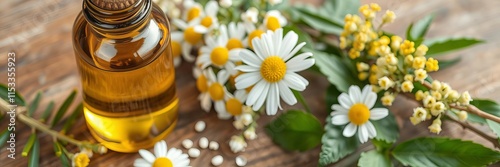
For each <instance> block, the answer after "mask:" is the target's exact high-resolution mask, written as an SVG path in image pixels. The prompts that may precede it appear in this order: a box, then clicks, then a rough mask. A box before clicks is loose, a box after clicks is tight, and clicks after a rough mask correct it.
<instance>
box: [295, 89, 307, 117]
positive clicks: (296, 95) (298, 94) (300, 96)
mask: <svg viewBox="0 0 500 167" xmlns="http://www.w3.org/2000/svg"><path fill="white" fill-rule="evenodd" d="M292 92H293V95H295V97H296V98H297V99H298V100H299V102H300V104H302V106H304V108H305V109H306V111H307V112H308V113H312V112H311V108H309V105H307V103H306V101H305V100H304V96H302V94H301V93H300V92H298V91H296V90H292Z"/></svg>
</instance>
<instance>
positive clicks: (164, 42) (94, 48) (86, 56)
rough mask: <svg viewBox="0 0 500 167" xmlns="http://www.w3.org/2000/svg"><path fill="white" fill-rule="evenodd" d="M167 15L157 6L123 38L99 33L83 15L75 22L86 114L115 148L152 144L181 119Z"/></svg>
mask: <svg viewBox="0 0 500 167" xmlns="http://www.w3.org/2000/svg"><path fill="white" fill-rule="evenodd" d="M162 18H164V16H163V15H162V13H161V11H159V10H158V8H157V7H156V6H155V7H154V8H153V10H152V17H151V19H150V20H148V21H147V22H148V23H149V24H144V27H145V28H141V29H140V30H137V31H133V32H130V33H129V34H124V35H123V36H125V38H121V39H120V40H114V39H107V38H104V37H103V36H96V33H95V32H92V29H91V27H90V25H89V24H88V23H86V22H85V19H84V18H83V17H82V15H79V16H78V18H77V20H76V22H75V25H74V37H73V38H74V39H73V42H74V47H75V53H76V61H77V65H78V69H79V72H80V76H81V82H82V89H83V97H84V115H85V119H86V122H87V126H88V128H89V130H90V132H91V134H92V135H93V136H94V138H95V139H96V140H98V141H99V142H100V143H101V144H103V145H104V146H106V147H107V148H109V149H111V150H114V151H119V152H136V151H137V150H139V149H143V148H149V147H152V146H153V145H154V144H155V143H156V142H157V141H159V140H161V139H163V138H165V137H166V136H167V135H168V134H169V133H170V132H171V131H172V130H173V129H174V127H175V125H176V123H177V117H178V114H177V108H178V99H177V96H176V92H175V82H174V81H175V72H174V66H173V63H172V51H171V47H170V36H169V31H168V27H167V26H165V25H166V24H162V23H161V22H162V21H163V22H166V21H165V20H162ZM127 35H128V36H130V37H127Z"/></svg>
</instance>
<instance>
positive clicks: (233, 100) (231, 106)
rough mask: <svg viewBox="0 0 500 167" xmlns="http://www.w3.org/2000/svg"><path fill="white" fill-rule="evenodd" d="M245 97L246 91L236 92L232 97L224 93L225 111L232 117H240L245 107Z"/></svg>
mask: <svg viewBox="0 0 500 167" xmlns="http://www.w3.org/2000/svg"><path fill="white" fill-rule="evenodd" d="M247 96H248V94H247V91H246V90H236V91H235V92H234V96H233V95H232V94H231V93H229V92H228V91H226V98H225V100H226V111H227V112H228V113H229V114H231V115H233V116H238V115H241V113H242V112H243V110H244V109H245V105H243V104H244V102H245V100H246V99H247Z"/></svg>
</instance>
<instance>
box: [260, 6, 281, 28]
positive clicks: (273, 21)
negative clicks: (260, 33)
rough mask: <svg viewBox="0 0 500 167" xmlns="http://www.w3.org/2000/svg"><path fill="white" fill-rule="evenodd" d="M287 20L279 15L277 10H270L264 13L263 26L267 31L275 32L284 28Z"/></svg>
mask: <svg viewBox="0 0 500 167" xmlns="http://www.w3.org/2000/svg"><path fill="white" fill-rule="evenodd" d="M286 24H287V20H286V18H285V16H283V15H281V12H280V11H278V10H270V11H268V12H267V13H266V16H265V17H264V24H263V25H265V27H266V29H267V30H272V31H276V30H277V29H279V28H281V27H283V26H285V25H286Z"/></svg>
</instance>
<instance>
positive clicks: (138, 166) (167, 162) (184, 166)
mask: <svg viewBox="0 0 500 167" xmlns="http://www.w3.org/2000/svg"><path fill="white" fill-rule="evenodd" d="M139 154H140V155H141V157H142V158H139V159H136V160H135V162H134V166H135V167H156V166H164V167H188V166H189V158H188V155H187V154H184V153H182V151H181V150H180V149H177V148H171V149H170V150H168V148H167V143H166V142H165V141H164V140H162V141H159V142H158V143H156V144H155V148H154V154H153V153H151V152H149V151H148V150H144V149H140V150H139Z"/></svg>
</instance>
